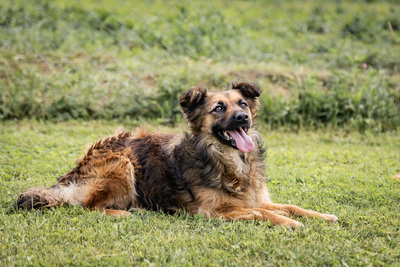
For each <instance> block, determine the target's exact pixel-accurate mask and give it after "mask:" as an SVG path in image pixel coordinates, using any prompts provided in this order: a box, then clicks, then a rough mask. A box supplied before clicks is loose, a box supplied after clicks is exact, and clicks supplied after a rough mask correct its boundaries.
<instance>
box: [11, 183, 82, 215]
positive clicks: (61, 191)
mask: <svg viewBox="0 0 400 267" xmlns="http://www.w3.org/2000/svg"><path fill="white" fill-rule="evenodd" d="M71 189H73V186H70V187H66V186H65V185H60V184H56V185H54V186H52V187H50V188H47V187H34V188H29V189H28V190H26V191H25V192H23V193H22V194H21V195H20V196H19V197H18V199H17V201H16V202H15V203H14V205H13V206H12V207H11V209H12V210H19V209H27V210H30V209H40V208H50V207H57V206H60V205H62V204H64V203H69V202H70V201H69V196H68V195H70V194H74V193H76V190H71ZM71 204H73V203H71Z"/></svg>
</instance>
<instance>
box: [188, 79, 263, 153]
mask: <svg viewBox="0 0 400 267" xmlns="http://www.w3.org/2000/svg"><path fill="white" fill-rule="evenodd" d="M260 94H261V89H260V88H259V87H258V86H257V85H255V84H251V83H248V82H238V83H232V88H231V89H230V90H228V91H225V92H219V93H210V92H207V89H205V88H199V87H192V88H190V90H189V91H187V92H186V93H185V94H184V95H183V96H182V98H181V100H180V105H181V107H182V109H183V112H184V113H185V116H186V118H187V120H188V121H189V123H190V127H191V130H192V133H194V134H209V135H211V136H214V137H215V138H216V139H217V140H218V141H219V142H220V143H222V144H224V145H227V146H229V147H232V148H235V149H239V150H240V151H242V152H244V153H247V152H250V151H251V150H253V148H254V146H255V145H254V142H253V140H252V138H251V137H250V136H249V134H250V132H251V129H252V126H253V121H254V118H255V116H256V111H257V109H258V106H259V102H258V97H259V96H260Z"/></svg>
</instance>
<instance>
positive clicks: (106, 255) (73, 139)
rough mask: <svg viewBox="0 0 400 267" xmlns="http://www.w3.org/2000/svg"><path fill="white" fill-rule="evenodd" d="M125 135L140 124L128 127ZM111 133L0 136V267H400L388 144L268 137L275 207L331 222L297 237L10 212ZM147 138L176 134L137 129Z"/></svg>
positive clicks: (20, 125)
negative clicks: (322, 215)
mask: <svg viewBox="0 0 400 267" xmlns="http://www.w3.org/2000/svg"><path fill="white" fill-rule="evenodd" d="M124 124H125V126H126V128H127V129H128V130H132V129H134V127H136V126H137V125H139V124H140V125H142V124H144V123H143V122H128V121H126V122H125V123H124ZM118 126H120V124H119V123H115V122H110V121H108V122H107V121H90V122H87V121H69V122H63V123H57V124H54V123H48V122H35V121H22V122H14V121H9V122H2V123H1V124H0V151H2V153H1V154H0V177H1V179H0V265H1V266H14V265H16V266H21V265H35V266H37V265H46V266H54V265H78V266H85V265H99V266H110V265H112V266H119V265H145V266H147V265H152V264H154V265H156V266H157V265H170V266H176V265H186V266H189V265H196V266H200V265H201V266H204V265H211V266H217V265H229V266H230V265H258V266H260V265H261V266H277V265H283V266H285V265H293V266H298V265H304V266H309V265H322V266H325V265H345V266H359V265H360V266H365V265H372V266H380V265H381V266H383V265H384V266H388V265H393V266H398V265H399V264H400V256H399V255H400V248H399V247H400V243H399V240H400V228H399V226H400V217H399V214H400V205H399V203H400V195H399V190H400V183H399V182H398V181H396V180H394V179H393V176H394V175H395V174H396V173H398V172H400V165H399V162H400V155H399V153H398V151H399V150H400V136H399V135H398V133H385V134H380V135H374V134H372V132H367V133H366V134H363V135H361V134H359V133H356V132H347V131H342V130H340V131H339V130H335V131H331V130H329V131H328V130H318V131H314V132H311V131H300V133H299V134H295V133H292V132H287V131H284V130H280V131H270V130H268V128H267V127H265V126H262V125H261V129H260V133H261V135H262V138H263V140H264V141H265V143H266V145H267V146H268V157H267V177H266V179H267V183H268V187H269V190H270V192H271V194H272V196H273V199H274V201H275V202H278V203H290V204H295V205H299V206H302V207H304V208H308V209H313V210H316V211H320V212H329V213H333V214H335V215H337V216H338V217H339V219H340V222H338V223H328V222H324V221H320V220H314V219H307V218H302V219H300V220H301V222H302V223H303V224H304V225H305V227H304V228H301V229H297V230H295V231H291V230H286V229H283V228H280V227H272V226H271V225H270V224H268V223H263V222H259V221H251V222H223V221H220V220H209V219H205V218H202V217H201V216H195V217H192V216H189V215H181V216H169V215H164V214H160V213H157V212H151V211H138V212H135V213H133V214H132V216H131V217H129V218H112V217H107V216H104V215H101V214H99V213H96V212H90V211H87V210H84V209H82V208H80V207H67V206H64V207H61V208H58V209H48V210H44V211H33V212H17V213H13V214H10V213H8V208H9V206H10V205H11V204H12V202H13V201H14V200H15V199H16V197H17V196H18V194H19V193H20V192H22V191H23V190H24V189H26V188H28V187H32V186H42V185H46V186H50V185H52V184H53V183H54V182H55V179H56V177H58V176H60V175H62V174H65V173H66V172H67V171H69V170H70V169H71V167H72V166H73V165H74V160H75V159H76V158H78V157H79V156H80V155H81V154H82V153H83V151H84V148H85V146H86V145H88V144H90V143H92V142H94V141H95V140H97V139H98V138H100V137H105V136H108V135H109V134H111V133H113V132H114V130H115V129H116V128H117V127H118ZM146 128H149V129H152V130H155V129H157V128H160V131H163V132H171V131H177V132H182V131H184V130H185V126H184V125H181V124H178V125H177V127H176V128H174V129H172V128H168V127H164V126H163V127H159V126H158V125H157V124H154V123H152V124H146Z"/></svg>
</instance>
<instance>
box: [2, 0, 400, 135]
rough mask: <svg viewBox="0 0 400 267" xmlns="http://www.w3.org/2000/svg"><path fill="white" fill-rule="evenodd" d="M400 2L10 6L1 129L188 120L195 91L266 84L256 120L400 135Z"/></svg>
mask: <svg viewBox="0 0 400 267" xmlns="http://www.w3.org/2000/svg"><path fill="white" fill-rule="evenodd" d="M399 14H400V1H397V0H392V1H390V0H386V1H372V0H371V1H366V0H365V1H346V0H337V1H333V0H332V1H317V0H306V1H300V0H285V1H274V0H271V1H222V0H217V1H174V0H172V1H156V0H154V1H133V0H132V1H128V0H126V1H119V0H80V1H77V0H69V1H67V0H56V1H51V0H29V1H28V0H22V1H20V0H12V1H11V0H10V1H9V0H3V1H1V3H0V120H2V121H5V120H14V119H18V120H20V119H37V120H50V121H65V120H71V119H83V120H90V119H102V120H104V119H105V120H111V119H116V120H140V119H146V120H147V119H148V120H153V121H155V122H157V123H163V124H174V123H176V122H181V121H183V118H182V115H181V113H180V109H179V105H178V99H179V97H180V96H181V94H182V92H184V91H186V90H188V89H189V88H190V87H191V86H194V85H197V86H205V87H207V88H208V89H210V90H225V89H227V88H228V87H229V85H230V83H231V82H232V81H238V80H248V81H251V82H255V83H257V84H259V85H260V86H261V87H262V88H263V90H264V93H263V95H262V97H261V102H262V108H261V110H260V120H261V121H262V122H263V123H265V124H267V125H269V126H270V127H271V128H278V127H281V126H284V127H288V128H290V129H293V130H296V129H299V128H302V127H311V128H321V127H332V128H336V127H341V128H345V129H356V130H358V131H360V132H364V131H366V130H370V131H374V132H383V131H395V130H399V129H400V15H399Z"/></svg>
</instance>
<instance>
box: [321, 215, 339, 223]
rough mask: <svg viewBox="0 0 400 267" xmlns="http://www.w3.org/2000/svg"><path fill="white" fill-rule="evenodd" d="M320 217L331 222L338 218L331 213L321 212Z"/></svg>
mask: <svg viewBox="0 0 400 267" xmlns="http://www.w3.org/2000/svg"><path fill="white" fill-rule="evenodd" d="M322 219H324V220H327V221H332V222H337V221H338V220H339V219H338V217H336V216H335V215H333V214H322Z"/></svg>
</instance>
